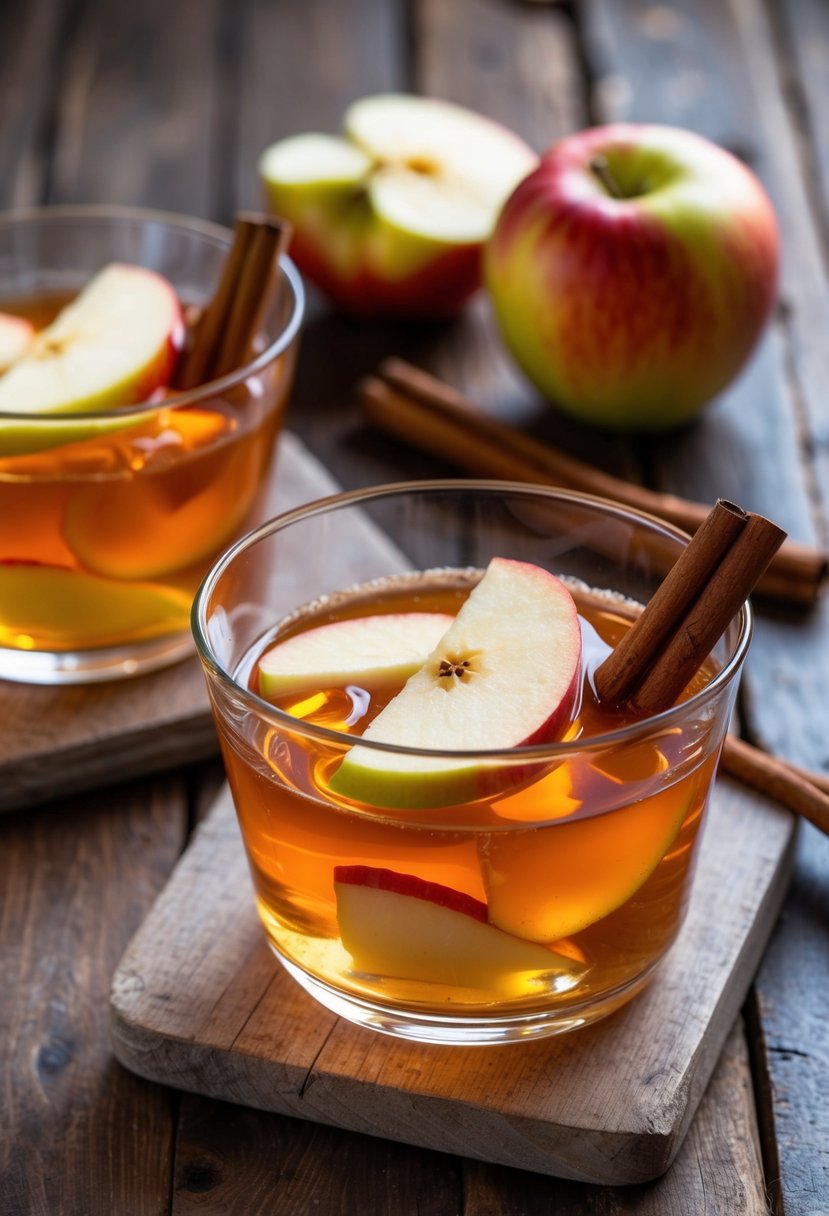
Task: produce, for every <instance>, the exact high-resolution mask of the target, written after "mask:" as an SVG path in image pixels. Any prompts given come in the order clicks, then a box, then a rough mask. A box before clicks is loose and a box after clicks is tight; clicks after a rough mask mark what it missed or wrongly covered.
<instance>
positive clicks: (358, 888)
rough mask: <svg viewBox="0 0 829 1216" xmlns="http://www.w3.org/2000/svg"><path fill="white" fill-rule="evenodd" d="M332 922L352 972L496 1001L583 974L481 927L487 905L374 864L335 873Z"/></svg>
mask: <svg viewBox="0 0 829 1216" xmlns="http://www.w3.org/2000/svg"><path fill="white" fill-rule="evenodd" d="M334 890H335V892H336V895H337V920H338V924H339V929H340V938H341V941H342V944H343V946H344V947H345V949H346V950H347V951H348V953H349V954H350V955H351V957H352V959H353V961H354V968H355V970H358V971H361V972H365V973H367V974H370V975H376V976H380V977H383V976H394V977H396V978H402V979H407V980H419V981H421V982H425V983H433V984H444V985H446V986H448V987H453V988H455V987H460V988H475V989H479V990H481V991H483V992H485V993H489V994H491V995H496V994H497V995H498V996H500V997H508V996H522V995H526V994H527V990H528V988H529V989H530V990H531V989H532V986H533V983H534V982H535V983H536V984H537V985H538V986H539V987H541V986H542V985H543V986H550V985H552V986H556V984H555V981H556V977H557V976H559V977H561V976H564V977H567V979H568V980H569V983H568V985H567V986H570V984H572V982H573V979H574V977H575V976H576V975H577V974H578V973H579V972H583V970H584V968H583V966H581V965H580V964H579V963H577V962H575V961H574V960H573V959H570V958H566V957H564V956H563V955H561V954H555V953H554V952H553V951H552V950H548V949H546V947H544V946H539V945H537V944H536V943H534V942H526V941H521V940H520V938H517V937H513V936H512V935H511V934H509V933H504V932H502V931H501V930H500V929H497V928H495V927H494V926H493V925H490V924H487V908H486V904H484V903H481V901H480V900H478V899H475V898H474V897H473V896H471V895H466V894H465V893H464V892H463V891H456V890H455V889H454V888H452V887H444V886H442V885H441V884H440V883H435V882H427V881H425V880H424V879H422V878H416V877H415V876H414V875H412V874H400V873H398V872H397V871H395V870H386V869H380V868H376V867H374V866H364V865H354V866H337V867H336V868H335V870H334Z"/></svg>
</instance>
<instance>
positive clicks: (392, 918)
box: [217, 569, 721, 1037]
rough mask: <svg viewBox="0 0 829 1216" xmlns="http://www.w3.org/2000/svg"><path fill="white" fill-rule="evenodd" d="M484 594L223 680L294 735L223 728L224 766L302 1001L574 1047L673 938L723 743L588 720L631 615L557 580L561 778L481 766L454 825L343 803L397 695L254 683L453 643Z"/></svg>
mask: <svg viewBox="0 0 829 1216" xmlns="http://www.w3.org/2000/svg"><path fill="white" fill-rule="evenodd" d="M480 578H481V571H480V570H447V569H441V570H439V571H435V572H432V573H431V574H421V575H417V576H413V575H407V576H400V577H399V578H390V579H388V580H386V581H383V582H380V583H371V584H367V585H364V586H362V587H357V588H355V589H352V590H351V591H350V592H348V593H343V594H339V595H335V596H332V597H325V598H324V599H323V600H321V601H319V602H317V603H316V604H314V605H311V606H309V607H308V608H306V609H304V610H301V611H297V612H296V613H294V614H293V615H292V616H290V617H289V618H288V619H287V620H285V621H284V622H283V623H282V624H281V625H280V626H279V627H278V629H275V630H272V631H271V632H270V634H269V635H268V636H267V638H266V639H265V640H262V639H261V638H260V641H259V644H258V645H257V647H256V648H254V649H252V650H251V651H250V652H248V653H247V654H246V656H245V659H244V661H243V662H242V663H241V664H240V665H239V667H238V669H237V670H236V671H235V672H234V673H233V675H234V679H235V681H236V682H237V684H238V685H239V686H241V687H246V688H247V689H249V690H250V691H251V692H252V693H254V694H257V695H259V696H262V697H265V696H267V697H268V699H269V701H270V703H271V704H272V705H274V706H275V708H276V709H278V710H281V711H283V712H284V714H285V715H286V717H285V718H284V719H283V718H279V719H278V721H277V720H276V719H274V718H273V717H271V716H269V715H267V714H263V715H262V716H261V718H257V717H255V716H253V715H249V716H245V715H240V714H237V713H234V712H227V713H221V714H217V723H218V726H219V731H220V738H221V743H222V750H223V755H224V759H225V764H226V768H227V773H228V777H229V781H230V785H231V788H232V791H233V795H234V801H235V803H236V808H237V811H238V815H239V821H240V826H241V829H242V835H243V838H244V842H245V847H246V849H247V852H248V857H249V861H250V866H251V871H252V875H253V881H254V886H255V891H256V899H257V903H258V908H259V912H260V915H261V918H262V921H263V922H264V925H265V928H266V932H267V934H268V936H269V939H270V942H271V944H272V946H273V947H274V949H275V951H276V952H277V954H278V955H279V956H280V957H281V959H282V960H283V962H285V963H286V965H287V966H288V969H289V971H291V972H292V974H294V975H295V976H296V977H297V978H300V979H301V982H304V983H305V984H306V986H309V984H310V990H311V991H312V992H314V993H315V995H318V996H319V995H320V993H321V992H324V993H327V994H328V998H327V999H328V1000H329V1001H330V998H331V994H346V995H347V997H348V998H349V999H351V1000H353V1001H355V1002H357V1003H358V1004H362V1005H363V1006H364V1007H365V1008H371V1007H373V1006H376V1007H378V1008H382V1009H383V1010H384V1011H386V1015H389V1011H391V1015H390V1016H391V1019H392V1021H393V1020H394V1011H395V1010H399V1011H400V1012H401V1016H402V1017H404V1018H411V1015H412V1011H416V1014H417V1015H418V1016H421V1017H423V1018H425V1019H427V1020H428V1019H429V1018H434V1019H439V1020H440V1019H446V1018H447V1017H448V1018H450V1019H455V1018H458V1017H461V1018H463V1019H472V1020H473V1021H474V1020H475V1019H478V1020H484V1021H485V1020H486V1019H488V1018H491V1017H492V1016H493V1015H495V1014H497V1015H498V1017H499V1018H501V1019H503V1018H507V1019H509V1018H511V1017H518V1018H519V1019H520V1018H524V1019H525V1020H526V1019H529V1020H530V1021H531V1020H532V1017H533V1015H534V1014H535V1013H538V1014H539V1015H543V1016H544V1017H545V1018H546V1019H550V1018H551V1017H552V1022H553V1024H554V1026H555V1028H556V1029H558V1030H561V1029H567V1028H569V1027H572V1026H577V1025H580V1024H583V1023H585V1022H588V1021H591V1020H593V1019H594V1018H596V1017H598V1016H603V1015H604V1014H606V1013H608V1012H610V1011H611V1010H612V1009H614V1008H616V1007H617V1005H619V1004H621V1003H623V1002H624V1001H625V1000H627V999H628V998H629V997H630V996H631V995H632V994H633V993H634V992H635V991H637V990H638V989H639V988H640V987H641V986H642V985H643V984H644V983H645V981H646V980H647V978H648V976H649V975H650V973H651V972H652V970H653V968H654V966H655V965H656V963H657V961H658V959H659V958H660V957H661V956H662V955H663V954H664V952H665V951H666V950H667V948H668V946H669V945H670V943H671V942H672V941H673V939H674V937H675V936H676V933H677V931H678V928H679V925H680V923H681V920H682V917H683V913H684V909H685V907H686V903H687V900H688V895H689V885H690V884H689V879H690V874H691V871H692V867H693V860H694V856H695V845H696V842H697V839H698V835H699V829H700V824H701V821H702V817H703V812H704V807H705V803H706V798H707V794H708V790H709V788H710V785H711V779H712V776H713V771H714V767H715V764H716V758H717V753H718V750H719V745H720V742H721V730H720V728H719V725H718V724H717V723H714V722H712V721H711V720H709V719H704V718H703V719H696V718H689V719H688V720H687V721H685V722H684V723H682V724H680V725H677V724H676V723H675V722H674V723H672V724H671V725H669V726H666V727H665V728H664V729H650V728H648V727H646V726H643V724H642V723H641V722H637V721H636V720H635V719H632V718H629V717H627V716H626V715H625V714H624V713H622V712H619V711H610V710H608V709H607V708H604V707H602V706H601V705H600V704H599V702H598V700H597V698H596V696H595V694H594V692H593V685H592V672H593V671H594V670H595V668H596V667H597V666H598V664H599V663H600V662H601V661H602V659H603V658H604V657H605V655H606V654H607V653H608V650H609V648H610V647H612V646H613V645H614V644H615V643H616V642H617V641H618V639H619V637H620V636H621V635H622V633H623V632H624V631H625V630H626V629H627V628H629V626H630V623H631V621H632V620H633V617H634V615H635V611H636V608H635V606H634V605H633V604H632V603H631V601H630V600H627V599H625V598H623V597H621V596H619V595H615V594H611V593H604V592H596V591H593V590H590V589H589V588H588V586H587V585H586V584H584V583H582V582H580V581H577V580H573V579H570V580H567V579H565V583H566V585H567V586H568V588H569V590H570V591H571V592H572V595H573V599H574V600H575V604H576V607H577V609H578V627H579V629H580V634H581V641H582V647H581V656H580V662H579V669H578V678H577V688H576V692H575V696H574V698H573V702H572V708H571V711H570V714H569V715H568V720H567V721H566V722H565V723H564V724H563V726H562V728H561V730H560V732H559V736H558V739H559V742H558V743H557V745H556V754H555V757H554V758H552V759H551V758H549V757H545V755H544V751H543V749H541V753H540V755H539V756H537V757H536V756H535V755H534V754H533V750H532V749H531V748H529V749H528V748H526V747H522V748H520V749H518V751H517V752H516V753H515V755H514V756H512V757H511V756H510V755H509V753H508V752H498V754H497V756H496V757H494V758H491V759H485V758H483V757H478V758H476V757H474V756H473V757H471V758H470V762H471V765H472V770H473V771H474V769H475V765H476V764H477V765H479V766H481V767H482V768H483V769H484V770H485V771H486V773H487V776H486V781H485V782H483V784H482V786H481V788H482V789H484V790H485V793H484V794H483V795H482V796H480V797H477V798H467V799H465V800H463V801H458V800H457V789H458V788H460V787H453V786H450V785H447V786H446V788H447V790H450V789H455V790H456V794H455V797H454V798H453V799H452V800H451V801H450V800H448V799H447V804H446V805H440V804H439V799H437V800H436V798H435V797H434V796H430V797H429V799H428V802H429V805H426V806H421V805H417V802H418V796H417V793H416V792H415V793H414V794H412V790H411V789H409V790H408V792H407V791H406V790H405V789H403V790H401V797H400V798H399V799H397V802H399V803H400V805H395V806H389V805H378V802H377V801H375V800H374V799H373V798H372V800H370V801H368V800H366V801H364V800H361V799H360V798H359V797H357V796H355V794H354V790H351V791H350V793H349V795H348V796H346V795H345V794H343V793H342V792H341V790H338V779H337V773H338V771H339V770H340V768H341V766H342V764H343V761H344V757H345V756H347V755H348V750H349V740H350V741H352V742H356V741H357V740H358V739H359V738H360V737H361V736H362V735H363V733H364V731H365V730H366V728H367V727H368V725H369V724H370V723H371V722H372V721H373V720H375V719H376V718H377V716H378V715H379V714H380V713H381V712H382V711H383V709H384V707H386V706H387V705H388V704H389V703H390V702H391V701H392V699H393V698H395V697H396V696H397V694H398V693H399V692H400V689H401V687H402V685H403V683H404V681H405V675H399V674H398V675H397V677H396V678H392V679H391V680H389V678H388V673H384V678H383V679H382V680H380V679H379V677H378V679H377V680H376V681H375V682H372V679H371V678H370V675H369V677H368V678H366V679H365V680H363V681H362V682H361V683H359V682H352V681H350V680H348V681H347V682H342V681H340V682H337V680H336V679H334V678H323V679H322V680H321V682H320V683H318V685H317V686H315V687H312V688H309V687H304V688H302V689H301V690H299V691H294V692H291V691H289V692H287V693H284V692H283V693H281V694H279V695H273V693H272V692H271V691H270V690H269V689H268V688H267V687H265V686H263V683H261V682H260V680H262V678H263V677H261V676H260V670H261V668H260V659H261V658H262V655H263V653H268V652H269V650H270V649H271V648H272V647H273V645H274V641H275V640H276V641H278V642H280V643H281V642H282V641H284V640H285V639H288V638H293V637H298V636H300V635H301V634H303V633H307V632H308V631H310V630H313V629H317V628H319V627H320V626H321V625H330V624H337V623H342V622H361V621H362V622H365V623H367V625H369V626H370V624H371V622H376V621H378V620H380V618H382V617H388V618H389V619H390V620H394V621H398V620H401V619H402V617H401V616H400V614H415V613H416V614H439V616H438V618H437V621H438V626H440V622H441V621H443V622H444V624H443V626H442V628H443V629H445V627H446V625H445V622H447V621H448V622H450V623H451V621H452V620H453V618H455V617H456V614H457V613H458V611H459V609H460V607H461V605H462V604H463V603H464V602H465V601H466V600H467V598H468V596H469V594H470V589H471V587H472V586H474V585H475V584H477V583H478V581H479V580H480ZM404 623H405V622H404ZM331 636H332V637H334V636H336V635H334V634H332V635H331ZM345 636H346V635H345V634H343V637H344V638H345ZM402 641H403V639H402V636H401V646H402ZM333 666H336V663H334V664H333ZM341 666H342V665H341ZM714 671H715V668H714V667H713V666H712V667H711V669H710V670H708V669H703V670H702V671H700V673H699V674H698V676H697V678H696V680H695V682H694V684H693V685H692V686H691V687H689V689H688V690H686V694H685V696H686V697H691V696H692V694H693V693H695V692H696V691H699V690H700V689H702V688H703V687H704V686H705V685H706V683H707V682H708V681H709V680H710V678H711V677H712V675H713V674H714ZM454 674H455V675H456V676H457V675H458V673H457V672H456V673H454ZM463 676H464V672H463V671H461V672H460V677H459V678H463ZM503 712H504V713H507V712H509V711H508V707H507V706H504V708H503ZM293 724H295V725H293ZM640 727H641V728H642V729H641V730H640V732H639V734H637V729H638V728H640ZM320 728H321V729H320ZM328 732H337V733H336V734H333V733H328ZM631 732H632V734H631ZM628 736H629V737H628ZM593 740H595V741H596V745H595V746H592V745H591V744H592V741H593ZM605 740H606V742H605ZM536 750H538V749H536ZM400 779H401V781H402V782H404V783H405V782H408V783H415V782H418V781H419V780H421V778H419V777H418V775H417V772H416V771H415V772H404V773H403V775H402V776H401V778H400ZM389 788H390V787H389ZM367 793H368V787H367ZM409 795H412V796H411V797H409ZM411 804H414V805H411ZM322 999H323V1000H324V1001H325V1000H326V997H325V996H323V997H322ZM331 1007H332V1008H336V1007H337V1006H336V1004H332V1006H331ZM368 1020H369V1021H370V1018H369V1019H368ZM415 1037H416V1036H415Z"/></svg>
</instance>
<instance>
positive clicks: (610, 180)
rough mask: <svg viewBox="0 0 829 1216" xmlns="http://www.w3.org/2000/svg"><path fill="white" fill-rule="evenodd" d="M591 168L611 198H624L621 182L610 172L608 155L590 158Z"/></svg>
mask: <svg viewBox="0 0 829 1216" xmlns="http://www.w3.org/2000/svg"><path fill="white" fill-rule="evenodd" d="M590 170H591V172H592V173H594V174H595V175H596V177H597V178H598V179H599V181H600V182H601V183H602V185H603V186H604V188H605V190H606V191H607V192H608V194H609V195H610V197H611V198H624V195H623V194H622V191H621V190H620V189H619V183H618V182H617V181H616V178H615V177H614V176H613V174H612V173H611V172H610V166H609V165H608V163H607V157H606V156H593V157H591V160H590Z"/></svg>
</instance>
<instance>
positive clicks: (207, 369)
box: [175, 212, 290, 389]
mask: <svg viewBox="0 0 829 1216" xmlns="http://www.w3.org/2000/svg"><path fill="white" fill-rule="evenodd" d="M289 236H290V229H289V227H288V225H287V224H285V223H284V222H283V221H281V220H277V219H275V218H274V217H273V216H268V215H258V214H255V213H252V212H241V213H239V215H237V216H236V221H235V226H234V237H233V244H232V245H231V247H230V250H229V252H228V255H227V257H226V258H225V262H224V265H223V267H222V272H221V275H220V277H219V283H218V285H217V287H216V291H215V292H214V294H213V296H212V298H211V299H210V301H209V303H208V304H207V305H206V307H205V308H204V310H203V312H202V314H201V317H200V319H199V321H198V323H197V325H196V328H195V330H194V332H193V335H192V341H191V344H190V346H189V348H188V349H187V350H186V351H185V353H184V354H183V356H182V358H181V360H180V362H179V366H178V368H177V370H176V376H175V387H176V388H179V389H188V388H195V387H196V386H197V385H200V384H206V383H208V381H210V380H216V379H218V378H219V377H220V376H225V375H227V374H228V373H229V372H232V371H234V370H235V369H236V368H237V367H243V366H244V364H245V363H246V362H248V360H249V359H250V357H251V354H252V343H253V339H254V337H255V335H256V332H257V329H258V327H259V325H260V323H261V320H262V315H263V312H264V310H265V306H266V304H267V301H268V296H269V293H270V290H271V286H272V284H273V282H274V278H275V276H276V274H277V272H278V264H279V257H280V255H281V253H283V252H284V250H285V248H286V247H287V243H288V239H289Z"/></svg>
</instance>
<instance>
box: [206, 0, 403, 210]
mask: <svg viewBox="0 0 829 1216" xmlns="http://www.w3.org/2000/svg"><path fill="white" fill-rule="evenodd" d="M405 36H406V14H405V7H404V3H403V0H303V3H301V4H273V3H269V0H252V2H251V3H250V4H249V5H247V11H246V13H245V23H244V26H243V29H242V31H241V34H240V36H239V37H240V47H241V63H242V65H243V70H242V72H241V78H240V80H239V82H238V85H239V90H240V109H239V119H238V128H237V130H236V132H235V139H234V160H233V163H232V164H231V165H228V166H227V169H228V171H229V172H232V173H233V174H234V176H235V182H236V190H235V193H236V198H237V201H238V205H241V206H251V205H258V204H260V203H261V202H262V198H261V195H260V188H259V181H258V179H257V175H256V162H257V160H258V157H259V154H260V152H262V151H263V149H265V148H266V147H267V146H268V145H269V144H271V143H273V142H274V140H277V139H282V138H283V136H286V135H294V134H296V133H297V132H300V131H330V132H336V131H338V130H339V129H340V120H341V118H342V114H343V111H344V110H345V107H346V106H347V105H348V103H349V102H351V101H354V100H356V99H357V98H358V97H362V96H365V95H367V94H369V93H381V92H386V91H388V90H390V89H395V88H396V89H399V88H401V87H405V77H406V59H405V55H406V45H405Z"/></svg>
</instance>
